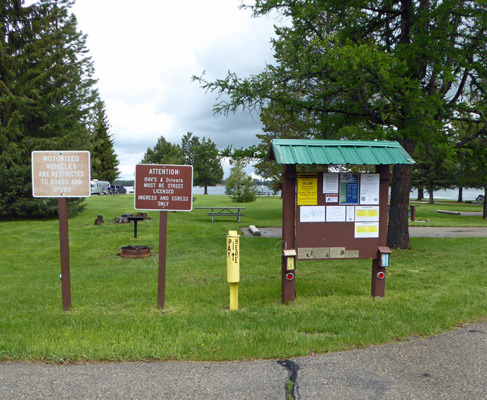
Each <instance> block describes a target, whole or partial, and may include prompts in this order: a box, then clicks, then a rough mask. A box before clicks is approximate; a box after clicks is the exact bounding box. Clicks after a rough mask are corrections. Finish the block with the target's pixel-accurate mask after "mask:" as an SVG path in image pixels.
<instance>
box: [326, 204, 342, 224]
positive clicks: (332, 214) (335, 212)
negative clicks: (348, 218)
mask: <svg viewBox="0 0 487 400" xmlns="http://www.w3.org/2000/svg"><path fill="white" fill-rule="evenodd" d="M345 210H346V207H342V206H327V207H326V222H345Z"/></svg>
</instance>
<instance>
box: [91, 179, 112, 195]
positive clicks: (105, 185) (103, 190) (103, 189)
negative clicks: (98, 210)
mask: <svg viewBox="0 0 487 400" xmlns="http://www.w3.org/2000/svg"><path fill="white" fill-rule="evenodd" d="M90 186H91V194H100V195H101V194H108V193H109V191H110V182H107V181H99V180H97V179H94V180H92V181H91V182H90Z"/></svg>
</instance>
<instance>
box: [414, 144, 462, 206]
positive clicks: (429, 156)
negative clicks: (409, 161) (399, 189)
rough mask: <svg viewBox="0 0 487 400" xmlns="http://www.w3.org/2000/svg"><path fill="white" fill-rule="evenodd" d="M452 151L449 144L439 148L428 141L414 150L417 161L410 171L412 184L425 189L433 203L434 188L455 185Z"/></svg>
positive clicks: (445, 187)
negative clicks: (411, 171)
mask: <svg viewBox="0 0 487 400" xmlns="http://www.w3.org/2000/svg"><path fill="white" fill-rule="evenodd" d="M452 151H453V149H452V147H451V146H443V147H442V148H439V147H437V146H432V145H431V144H428V143H427V144H425V145H424V146H421V147H418V149H417V150H416V153H415V159H416V160H418V161H417V163H416V165H415V166H414V170H413V173H412V185H413V186H415V187H419V188H425V189H427V190H428V193H429V202H430V203H434V198H433V193H434V191H435V190H438V189H449V188H452V187H454V186H455V174H454V171H455V164H454V161H453V156H452V155H451V154H450V153H452Z"/></svg>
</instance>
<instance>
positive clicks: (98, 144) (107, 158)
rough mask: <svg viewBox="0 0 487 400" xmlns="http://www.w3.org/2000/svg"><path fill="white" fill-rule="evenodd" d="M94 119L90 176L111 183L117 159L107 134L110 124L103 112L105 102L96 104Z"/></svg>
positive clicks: (116, 174) (116, 176) (115, 171)
mask: <svg viewBox="0 0 487 400" xmlns="http://www.w3.org/2000/svg"><path fill="white" fill-rule="evenodd" d="M95 115H96V120H95V127H94V132H93V150H92V152H91V177H92V178H93V179H98V180H100V181H108V182H111V183H113V182H114V181H115V179H117V178H118V176H119V175H120V172H119V171H118V168H117V167H118V165H119V161H118V160H117V155H116V153H115V150H114V148H113V140H112V139H111V136H110V135H109V133H108V132H109V130H110V124H109V123H108V118H107V116H106V113H105V104H104V103H103V102H102V101H99V102H98V103H97V105H96V113H95Z"/></svg>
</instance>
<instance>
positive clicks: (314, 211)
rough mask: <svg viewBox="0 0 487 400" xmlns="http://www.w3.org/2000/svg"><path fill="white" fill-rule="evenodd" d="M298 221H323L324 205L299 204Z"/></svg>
mask: <svg viewBox="0 0 487 400" xmlns="http://www.w3.org/2000/svg"><path fill="white" fill-rule="evenodd" d="M299 211H300V222H325V206H301V207H300V208H299Z"/></svg>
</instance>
